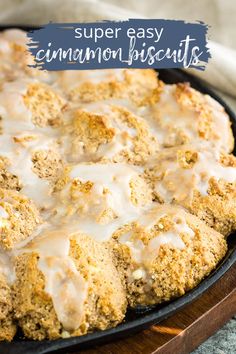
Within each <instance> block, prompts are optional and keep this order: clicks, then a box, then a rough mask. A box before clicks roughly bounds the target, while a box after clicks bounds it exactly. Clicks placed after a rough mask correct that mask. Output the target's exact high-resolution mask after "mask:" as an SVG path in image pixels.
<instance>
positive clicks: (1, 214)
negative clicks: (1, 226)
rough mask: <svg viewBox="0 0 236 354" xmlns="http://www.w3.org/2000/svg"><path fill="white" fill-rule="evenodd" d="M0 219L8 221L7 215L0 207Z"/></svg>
mask: <svg viewBox="0 0 236 354" xmlns="http://www.w3.org/2000/svg"><path fill="white" fill-rule="evenodd" d="M0 218H2V219H8V218H9V214H8V213H7V212H6V210H5V209H4V208H3V207H2V206H1V205H0Z"/></svg>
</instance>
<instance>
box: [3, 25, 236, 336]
mask: <svg viewBox="0 0 236 354" xmlns="http://www.w3.org/2000/svg"><path fill="white" fill-rule="evenodd" d="M25 44H26V41H25V34H24V33H23V32H21V31H6V32H3V34H1V35H0V63H1V64H0V69H1V70H0V71H1V75H0V146H1V149H0V188H1V189H0V229H1V235H0V245H1V250H0V270H1V271H2V272H3V274H4V275H6V276H7V277H8V280H9V283H11V282H13V281H14V276H13V277H12V275H11V276H9V274H10V273H11V274H12V271H9V269H12V266H13V261H14V258H15V257H16V256H18V255H19V254H20V255H21V254H24V253H28V252H31V253H36V254H37V256H38V267H39V269H40V270H41V271H42V273H43V274H44V277H45V291H46V292H47V293H48V294H49V295H50V296H51V298H52V299H53V305H54V308H55V311H56V313H57V316H58V319H59V321H60V322H61V323H62V324H63V326H64V328H65V330H68V331H72V330H74V329H76V328H78V326H79V324H80V321H81V317H82V313H83V306H84V302H85V299H86V295H87V290H88V289H87V282H86V279H85V278H84V277H83V276H82V274H80V272H79V271H78V270H77V268H76V266H75V264H74V261H73V260H72V257H70V254H69V253H70V241H71V239H75V240H76V237H77V236H76V235H78V234H80V235H81V234H85V235H89V236H90V237H91V238H93V239H94V240H96V241H98V242H101V243H103V242H104V243H105V242H107V241H110V240H111V239H112V237H113V238H114V239H116V240H119V242H120V243H121V244H124V245H126V246H127V247H128V249H129V252H130V254H131V257H132V259H133V261H134V262H135V263H137V264H138V265H140V268H139V271H137V272H136V273H135V274H134V275H133V276H134V278H135V279H139V278H140V277H144V276H145V272H146V270H145V269H146V268H145V267H147V264H149V263H150V262H152V261H153V259H154V258H155V257H157V256H158V252H159V249H160V248H161V247H162V245H170V247H173V248H177V249H180V250H181V249H183V248H184V247H186V245H185V243H184V241H183V237H182V235H185V237H188V238H193V237H194V235H195V232H194V231H193V230H192V229H191V227H190V226H189V225H188V220H187V219H188V217H187V212H185V211H184V210H183V209H182V208H181V207H173V206H171V205H168V203H170V202H172V201H173V200H175V201H177V202H178V201H183V200H185V199H186V198H189V197H190V196H191V194H192V193H193V192H194V191H195V190H196V191H198V192H199V193H200V194H202V195H205V194H207V192H208V183H209V180H210V179H213V178H214V179H216V180H224V181H226V182H227V183H231V184H232V183H235V180H236V164H235V163H234V162H232V157H228V156H229V155H227V154H226V153H228V152H230V151H232V148H233V137H232V132H231V128H230V121H229V118H228V116H227V114H226V113H225V112H224V110H223V108H222V107H221V106H220V105H219V104H218V103H216V102H215V101H214V100H213V99H211V98H210V97H208V96H206V95H203V94H201V93H199V92H197V91H196V90H194V89H192V88H190V87H189V85H187V84H177V85H166V84H164V83H162V82H161V81H160V80H159V79H158V78H157V75H156V72H155V71H153V70H149V69H148V70H140V69H112V70H96V71H82V72H79V71H76V72H72V71H68V72H51V73H50V72H49V73H45V72H42V71H39V70H36V69H35V70H34V69H30V68H29V67H28V66H27V64H29V62H30V61H32V58H30V57H29V54H27V52H26V46H25ZM190 143H191V145H189V146H186V144H190ZM167 148H168V149H167ZM169 148H170V149H169ZM223 153H224V155H223ZM157 198H158V201H159V202H164V203H166V204H164V206H160V204H159V203H158V202H157ZM17 218H18V219H17ZM19 219H20V221H19V222H17V220H19ZM3 249H7V251H4V250H3ZM13 273H14V272H13ZM71 314H72V315H71Z"/></svg>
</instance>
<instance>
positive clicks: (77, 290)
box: [18, 229, 87, 331]
mask: <svg viewBox="0 0 236 354" xmlns="http://www.w3.org/2000/svg"><path fill="white" fill-rule="evenodd" d="M70 236H71V233H70V232H69V231H68V230H67V229H62V230H51V231H44V232H42V234H40V235H39V236H38V237H37V238H36V239H34V240H33V241H32V242H31V243H29V244H28V245H26V246H25V248H22V249H21V250H20V251H18V253H24V252H37V253H38V254H39V257H40V258H39V261H38V268H39V269H40V270H41V271H42V273H43V274H44V276H45V291H46V292H47V293H48V294H49V295H50V296H51V298H52V301H53V305H54V309H55V311H56V313H57V316H58V320H59V321H60V322H61V323H62V324H63V327H64V329H65V330H67V331H73V330H76V329H77V328H78V327H79V325H80V323H81V320H82V317H83V313H84V302H85V300H86V297H87V282H86V281H85V279H84V278H83V277H82V275H81V274H80V272H79V271H78V270H77V269H76V266H75V264H74V262H73V260H72V258H71V257H70V256H69V250H70Z"/></svg>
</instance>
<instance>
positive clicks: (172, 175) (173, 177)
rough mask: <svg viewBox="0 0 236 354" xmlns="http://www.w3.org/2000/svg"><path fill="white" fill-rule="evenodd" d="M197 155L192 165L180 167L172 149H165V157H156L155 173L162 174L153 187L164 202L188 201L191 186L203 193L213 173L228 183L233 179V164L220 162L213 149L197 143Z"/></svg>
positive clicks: (235, 177)
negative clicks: (225, 164) (168, 150)
mask: <svg viewBox="0 0 236 354" xmlns="http://www.w3.org/2000/svg"><path fill="white" fill-rule="evenodd" d="M190 150H191V147H190ZM168 155H169V156H168ZM197 155H198V158H197V161H196V162H195V163H194V165H193V167H192V168H182V167H181V166H180V165H179V164H178V162H177V156H176V150H174V151H173V153H172V154H171V153H170V154H168V153H167V156H166V159H162V160H161V161H158V159H157V161H156V163H157V165H158V171H157V173H158V175H159V176H162V177H161V180H160V181H157V182H156V184H155V191H156V193H157V194H158V195H159V196H160V197H161V198H162V199H163V200H164V201H165V202H171V201H173V200H175V201H178V202H182V201H191V199H192V197H193V192H194V190H197V191H199V192H200V194H201V195H202V196H206V195H207V191H208V187H209V180H210V179H211V178H213V177H214V178H215V179H216V180H218V181H219V180H221V179H222V180H224V181H226V182H229V183H233V182H235V181H236V168H234V167H226V166H223V165H222V164H221V163H220V155H219V153H218V152H217V151H213V150H211V149H209V150H207V149H206V148H204V147H202V148H201V147H199V149H198V150H197Z"/></svg>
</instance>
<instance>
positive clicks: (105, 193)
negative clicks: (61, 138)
mask: <svg viewBox="0 0 236 354" xmlns="http://www.w3.org/2000/svg"><path fill="white" fill-rule="evenodd" d="M141 170H142V169H141V168H138V167H134V166H132V167H131V166H128V165H126V164H113V163H110V164H79V165H77V166H75V167H74V168H73V169H72V171H71V172H70V177H71V178H72V180H73V181H76V180H79V181H81V182H82V183H85V182H87V181H90V182H92V183H93V187H92V189H91V191H90V193H89V194H88V195H87V196H85V195H84V194H81V196H78V198H77V199H76V201H74V204H75V206H77V208H78V206H80V207H81V206H82V207H83V211H82V210H81V208H80V211H79V213H78V214H76V215H74V216H73V223H72V222H71V223H70V224H72V226H71V227H72V228H74V229H77V230H80V231H81V232H84V233H86V234H88V235H90V236H92V237H93V238H94V239H96V240H98V241H105V240H108V239H109V238H110V237H111V236H112V234H113V233H114V232H115V231H116V230H117V229H118V228H119V227H121V226H123V225H124V224H127V223H130V222H131V221H133V220H135V219H136V218H137V217H138V216H139V215H140V213H142V211H143V208H142V207H136V206H135V205H134V204H133V203H132V202H131V199H130V197H131V189H130V185H129V183H130V181H131V180H132V178H133V177H135V176H138V172H140V171H141ZM67 195H68V186H67V188H66V189H65V190H63V191H62V193H61V195H60V199H59V200H60V201H61V203H62V202H63V200H64V199H65V198H66V196H67ZM70 203H73V200H72V201H71V202H70ZM66 205H68V201H66ZM124 206H125V207H124ZM108 210H112V211H113V213H114V218H112V219H108V220H106V221H100V218H99V217H100V216H101V215H102V214H103V213H104V212H106V211H108ZM57 212H58V215H57V216H56V218H55V220H57V218H58V217H59V219H60V220H61V218H62V217H63V214H64V215H65V214H66V210H65V209H64V208H63V207H61V204H60V205H59V208H58V210H57ZM68 220H70V217H69V218H68V219H66V221H65V222H66V223H68ZM56 222H57V221H56Z"/></svg>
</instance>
